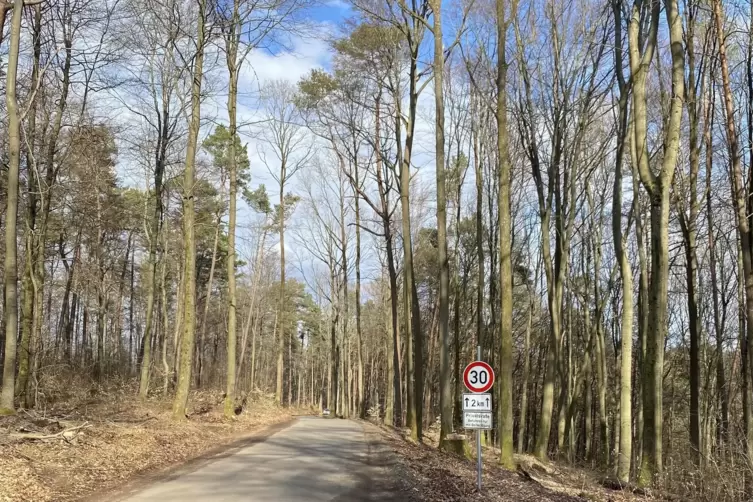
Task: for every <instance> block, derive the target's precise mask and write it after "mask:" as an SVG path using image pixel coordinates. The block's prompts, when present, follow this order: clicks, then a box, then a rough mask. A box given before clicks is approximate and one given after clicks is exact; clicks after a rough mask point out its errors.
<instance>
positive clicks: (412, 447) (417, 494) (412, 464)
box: [381, 427, 655, 502]
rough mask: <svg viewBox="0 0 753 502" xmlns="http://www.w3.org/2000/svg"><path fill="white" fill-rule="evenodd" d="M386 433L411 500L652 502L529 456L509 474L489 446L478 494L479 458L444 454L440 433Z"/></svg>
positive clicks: (597, 476)
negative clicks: (413, 436)
mask: <svg viewBox="0 0 753 502" xmlns="http://www.w3.org/2000/svg"><path fill="white" fill-rule="evenodd" d="M381 431H382V437H383V439H384V441H386V443H387V445H388V447H389V448H390V449H391V450H392V451H394V452H395V453H396V454H397V455H396V459H395V460H396V462H397V464H398V465H397V466H396V469H395V472H397V473H400V475H401V476H403V477H404V478H406V479H405V480H404V481H403V485H404V486H410V487H411V489H412V493H411V499H412V500H416V501H421V502H477V501H478V502H481V501H484V502H539V501H552V502H576V501H581V502H582V501H594V502H622V501H639V500H649V499H650V498H648V497H644V496H638V495H634V494H632V493H629V492H625V491H614V490H610V489H608V488H605V487H603V486H602V485H601V483H600V482H599V480H600V479H601V478H603V477H604V476H603V474H600V473H597V472H594V471H589V470H586V469H579V468H574V467H570V466H563V465H560V464H557V463H550V464H548V465H543V464H541V463H540V462H538V461H536V460H535V459H533V457H530V456H527V455H526V456H516V462H517V463H518V465H519V466H520V467H519V468H518V471H517V472H510V471H507V470H504V469H502V468H501V467H499V465H498V464H497V461H498V459H499V456H498V452H497V451H495V450H494V449H492V448H484V451H483V457H482V458H483V461H484V466H483V478H482V485H483V490H482V493H480V494H479V493H478V491H477V490H476V460H475V458H474V459H472V460H468V459H464V458H461V457H459V456H456V455H452V454H448V453H444V452H441V451H439V450H438V449H437V442H438V434H437V432H436V431H434V430H430V431H428V432H427V433H426V434H425V436H424V443H423V444H416V443H414V442H413V441H411V440H410V439H409V438H408V437H407V436H406V433H403V432H401V431H397V430H395V429H388V428H386V427H381ZM474 444H475V443H474ZM474 452H475V448H474ZM474 455H475V453H474ZM651 500H655V499H651Z"/></svg>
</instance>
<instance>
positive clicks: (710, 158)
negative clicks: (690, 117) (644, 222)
mask: <svg viewBox="0 0 753 502" xmlns="http://www.w3.org/2000/svg"><path fill="white" fill-rule="evenodd" d="M711 74H712V75H713V70H712V71H711ZM751 75H752V76H753V74H751ZM749 86H753V79H750V80H749ZM714 97H715V96H714V86H713V85H709V90H708V96H707V97H706V104H705V112H704V130H703V137H704V142H705V145H706V223H707V224H706V227H707V232H708V241H709V242H708V248H709V273H710V279H711V296H712V300H713V307H714V338H715V339H716V390H717V398H718V399H719V417H718V419H717V430H718V438H717V440H718V447H719V449H720V450H721V451H722V455H724V452H725V449H726V447H727V443H728V441H729V434H728V431H729V406H730V402H729V388H728V386H727V382H726V376H725V371H724V327H723V326H722V314H721V311H720V307H719V281H718V278H717V256H716V239H715V234H716V230H715V226H714V213H713V206H712V203H711V172H712V169H713V165H714V148H713V140H712V134H711V131H713V129H714ZM748 109H749V121H750V117H751V116H753V107H751V106H750V105H749V106H748ZM748 135H749V140H750V139H751V138H753V123H750V122H749V126H748ZM752 144H753V143H752Z"/></svg>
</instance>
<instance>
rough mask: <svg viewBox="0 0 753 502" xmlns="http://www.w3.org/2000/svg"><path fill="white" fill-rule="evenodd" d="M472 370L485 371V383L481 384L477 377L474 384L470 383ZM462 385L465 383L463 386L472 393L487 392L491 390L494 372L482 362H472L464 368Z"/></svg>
mask: <svg viewBox="0 0 753 502" xmlns="http://www.w3.org/2000/svg"><path fill="white" fill-rule="evenodd" d="M474 369H480V370H485V371H486V373H487V374H488V375H489V376H488V379H487V380H488V381H487V382H486V383H482V382H481V381H480V378H478V377H477V380H476V382H475V383H472V382H471V372H472V371H473V370H474ZM463 383H465V386H466V387H467V388H468V390H470V391H471V392H473V393H476V394H479V393H482V392H486V391H487V390H489V389H491V388H492V385H494V370H492V367H491V366H489V365H488V364H486V363H485V362H484V361H473V362H472V363H471V364H469V365H468V366H466V367H465V371H463Z"/></svg>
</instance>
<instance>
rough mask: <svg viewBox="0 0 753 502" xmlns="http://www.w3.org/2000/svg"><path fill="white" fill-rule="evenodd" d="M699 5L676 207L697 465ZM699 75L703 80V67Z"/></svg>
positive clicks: (690, 49)
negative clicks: (682, 185) (682, 204)
mask: <svg viewBox="0 0 753 502" xmlns="http://www.w3.org/2000/svg"><path fill="white" fill-rule="evenodd" d="M697 13H698V6H697V4H695V5H688V7H687V9H686V17H687V26H686V37H687V40H688V43H687V44H686V48H687V49H686V51H687V56H688V71H687V73H688V90H687V106H688V122H689V127H690V131H689V138H688V143H689V150H690V176H689V187H688V191H689V195H690V200H689V202H688V204H689V214H688V215H686V214H685V210H684V209H683V208H679V211H678V216H679V221H680V228H681V230H682V236H683V241H684V245H685V273H686V283H687V303H688V329H689V332H690V369H689V376H690V446H691V450H692V452H691V453H692V457H693V462H694V463H695V464H696V465H700V463H701V427H700V373H701V368H700V351H699V339H700V330H701V327H700V321H699V318H698V294H697V283H698V273H697V269H698V255H697V251H696V246H697V244H696V234H697V231H696V227H697V218H698V212H699V207H698V170H699V167H700V154H701V145H700V143H699V138H698V132H699V131H698V129H699V122H700V107H699V104H698V99H699V96H702V95H703V88H702V89H701V91H700V93H699V92H698V88H697V86H696V72H697V69H696V58H695V27H696V26H695V25H696V16H697ZM699 78H700V80H701V82H702V86H703V83H704V82H705V80H704V75H703V67H702V68H701V72H700V75H699Z"/></svg>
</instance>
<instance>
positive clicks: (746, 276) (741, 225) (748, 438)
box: [712, 0, 753, 498]
mask: <svg viewBox="0 0 753 502" xmlns="http://www.w3.org/2000/svg"><path fill="white" fill-rule="evenodd" d="M712 7H713V15H714V24H715V28H716V37H717V39H716V42H717V45H718V50H719V64H720V67H721V70H722V90H723V97H724V108H725V112H726V114H725V119H726V132H727V143H728V147H729V154H730V163H731V168H732V169H731V172H732V202H733V204H734V208H735V213H736V217H737V218H736V220H737V227H738V235H739V237H740V247H741V252H742V262H743V282H744V284H745V314H746V343H745V344H744V345H743V347H744V348H746V349H747V350H745V352H747V354H744V356H743V357H744V359H745V360H744V362H743V365H744V366H745V365H747V368H746V369H747V371H745V372H744V374H743V380H744V387H743V392H744V394H743V408H744V409H743V412H744V426H745V457H746V459H747V463H748V468H747V469H745V492H746V497H747V498H751V497H753V471H752V469H753V417H751V410H750V407H751V402H750V396H749V395H748V392H749V388H750V387H749V379H750V375H748V374H747V373H749V372H750V369H751V368H753V364H751V363H752V361H753V356H752V355H751V353H753V351H751V350H750V349H751V346H753V322H751V319H753V250H752V249H751V248H752V247H753V240H752V239H753V236H752V235H751V230H750V219H749V215H748V209H749V204H750V199H749V197H750V191H751V190H752V189H753V187H748V188H747V191H748V193H747V194H746V186H745V181H744V179H743V166H742V161H741V158H740V157H741V155H740V146H739V143H738V136H737V130H736V126H735V105H734V101H733V95H732V84H731V82H730V73H729V64H728V62H727V42H726V38H725V35H724V23H723V21H722V16H723V13H722V6H721V2H720V0H713V1H712ZM751 9H753V7H751Z"/></svg>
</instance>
